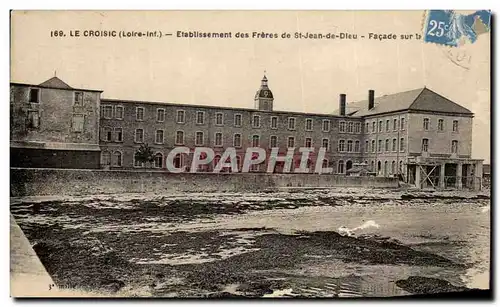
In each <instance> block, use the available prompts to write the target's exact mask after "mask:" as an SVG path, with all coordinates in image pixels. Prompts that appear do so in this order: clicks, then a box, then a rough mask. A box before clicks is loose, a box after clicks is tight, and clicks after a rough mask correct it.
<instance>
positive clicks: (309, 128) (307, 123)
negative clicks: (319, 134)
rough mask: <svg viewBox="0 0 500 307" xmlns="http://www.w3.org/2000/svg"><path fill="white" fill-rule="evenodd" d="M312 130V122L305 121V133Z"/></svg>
mask: <svg viewBox="0 0 500 307" xmlns="http://www.w3.org/2000/svg"><path fill="white" fill-rule="evenodd" d="M312 130H313V120H312V119H310V118H307V119H306V131H312Z"/></svg>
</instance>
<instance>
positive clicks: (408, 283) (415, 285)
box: [396, 276, 471, 294]
mask: <svg viewBox="0 0 500 307" xmlns="http://www.w3.org/2000/svg"><path fill="white" fill-rule="evenodd" d="M396 285H397V286H398V287H400V288H401V289H403V290H405V291H407V292H410V293H413V294H433V293H440V292H460V291H467V290H471V289H469V288H466V287H460V286H455V285H453V284H452V283H450V282H449V281H446V280H442V279H438V278H431V277H422V276H410V277H408V279H402V280H398V281H396Z"/></svg>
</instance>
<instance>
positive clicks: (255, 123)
mask: <svg viewBox="0 0 500 307" xmlns="http://www.w3.org/2000/svg"><path fill="white" fill-rule="evenodd" d="M252 127H254V128H260V116H259V115H254V116H253V117H252Z"/></svg>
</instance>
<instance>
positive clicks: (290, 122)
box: [288, 117, 295, 130]
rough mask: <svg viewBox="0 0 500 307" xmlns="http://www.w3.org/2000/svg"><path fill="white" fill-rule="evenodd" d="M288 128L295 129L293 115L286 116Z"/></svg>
mask: <svg viewBox="0 0 500 307" xmlns="http://www.w3.org/2000/svg"><path fill="white" fill-rule="evenodd" d="M288 130H295V117H289V118H288Z"/></svg>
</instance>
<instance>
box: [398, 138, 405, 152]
mask: <svg viewBox="0 0 500 307" xmlns="http://www.w3.org/2000/svg"><path fill="white" fill-rule="evenodd" d="M399 151H401V152H404V151H405V139H404V138H401V139H400V140H399Z"/></svg>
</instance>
